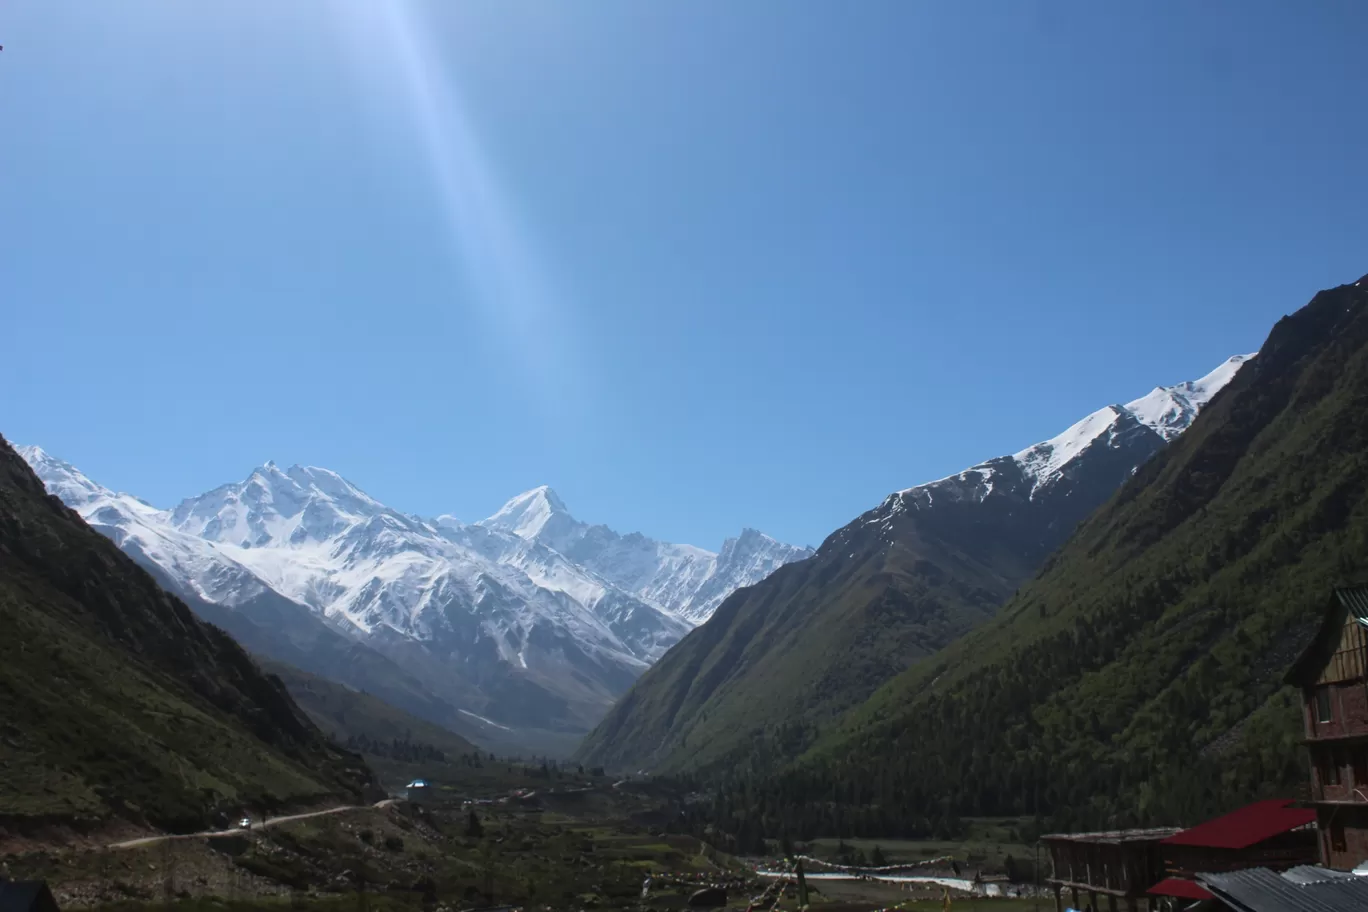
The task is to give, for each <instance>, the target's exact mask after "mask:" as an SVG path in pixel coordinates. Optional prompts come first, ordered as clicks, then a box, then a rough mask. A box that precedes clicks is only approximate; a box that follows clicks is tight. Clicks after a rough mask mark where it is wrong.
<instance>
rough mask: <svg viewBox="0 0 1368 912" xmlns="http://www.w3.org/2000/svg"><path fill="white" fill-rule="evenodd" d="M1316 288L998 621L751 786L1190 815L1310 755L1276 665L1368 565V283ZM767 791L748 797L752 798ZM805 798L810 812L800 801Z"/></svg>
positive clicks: (877, 813) (877, 799)
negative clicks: (794, 762)
mask: <svg viewBox="0 0 1368 912" xmlns="http://www.w3.org/2000/svg"><path fill="white" fill-rule="evenodd" d="M1364 284H1365V283H1359V284H1358V285H1349V286H1341V287H1339V288H1335V289H1331V290H1329V291H1324V292H1321V293H1320V294H1318V295H1317V296H1316V297H1315V298H1314V299H1313V300H1312V302H1311V303H1310V304H1309V305H1307V306H1306V307H1304V308H1302V309H1301V310H1300V311H1298V312H1297V313H1295V314H1294V315H1292V316H1290V317H1285V318H1284V319H1282V320H1281V321H1279V322H1278V324H1277V325H1276V326H1275V327H1274V328H1273V330H1272V332H1271V333H1270V334H1269V337H1268V340H1267V342H1266V343H1265V345H1264V347H1263V348H1262V349H1261V350H1260V353H1259V356H1258V358H1257V359H1255V360H1254V361H1253V362H1252V363H1251V364H1250V366H1248V367H1246V368H1245V369H1244V370H1242V371H1240V373H1239V374H1238V375H1237V376H1236V377H1235V379H1234V380H1233V381H1232V382H1231V383H1230V385H1229V386H1228V387H1227V388H1226V389H1225V390H1224V391H1223V392H1222V393H1221V395H1220V396H1218V397H1216V398H1215V399H1214V400H1213V401H1212V403H1211V405H1210V407H1209V408H1208V409H1206V410H1205V411H1203V413H1202V414H1201V416H1200V417H1199V418H1198V419H1197V421H1196V422H1195V423H1194V424H1193V426H1192V428H1191V429H1190V430H1189V431H1188V432H1187V433H1185V434H1184V435H1183V436H1182V437H1181V439H1179V440H1178V441H1176V442H1175V443H1174V444H1173V445H1172V446H1171V447H1170V448H1168V449H1167V450H1166V451H1165V452H1164V453H1163V454H1162V455H1161V456H1159V457H1158V458H1156V459H1154V460H1153V461H1151V462H1150V463H1148V464H1147V465H1145V466H1144V467H1143V468H1142V469H1141V470H1140V471H1139V473H1138V474H1137V476H1136V477H1135V478H1134V479H1132V480H1131V481H1130V482H1129V483H1128V484H1126V485H1125V486H1124V487H1123V488H1122V489H1121V490H1120V491H1119V492H1118V494H1117V496H1116V497H1115V498H1113V499H1112V500H1111V501H1110V502H1109V503H1108V504H1107V505H1106V506H1105V507H1103V508H1102V509H1101V510H1099V511H1098V512H1097V513H1096V514H1095V515H1093V516H1092V517H1091V518H1090V519H1089V520H1088V521H1087V522H1085V523H1084V524H1083V525H1082V526H1081V527H1080V528H1079V530H1078V532H1077V534H1075V535H1074V536H1073V538H1072V539H1071V540H1070V541H1069V542H1068V544H1066V545H1065V546H1064V547H1063V548H1062V549H1061V550H1060V551H1059V552H1058V553H1057V554H1055V555H1054V556H1053V557H1052V558H1051V559H1050V560H1049V561H1048V563H1047V566H1046V567H1045V569H1044V570H1043V571H1042V573H1041V574H1040V575H1039V577H1037V578H1036V579H1034V580H1032V581H1031V582H1029V583H1028V584H1026V585H1025V586H1024V587H1023V588H1022V590H1021V591H1020V592H1019V593H1018V594H1017V595H1016V597H1014V598H1013V599H1012V600H1011V601H1010V602H1009V603H1008V604H1007V605H1006V606H1005V607H1004V609H1003V611H1002V613H1001V614H1000V615H999V616H998V618H997V619H995V620H994V621H993V622H992V623H990V624H989V625H986V626H985V627H983V628H981V629H979V630H977V631H975V632H973V633H971V634H970V635H968V636H966V637H964V638H963V639H961V640H959V641H957V642H955V643H954V644H952V645H951V646H949V647H948V648H946V649H945V650H943V651H942V652H940V653H939V654H938V655H936V656H935V657H934V658H932V659H930V660H928V661H925V662H922V663H919V664H918V665H917V666H915V667H914V668H912V669H910V670H909V671H908V672H906V673H905V674H903V675H901V676H900V677H898V678H897V679H895V680H894V681H892V682H891V683H890V684H888V685H887V686H886V687H884V688H883V689H881V691H880V692H879V693H878V694H876V695H875V696H874V697H873V698H872V699H871V700H870V701H869V702H868V703H867V704H866V705H865V706H863V707H862V708H860V709H859V710H857V711H856V712H854V713H852V714H850V715H849V716H848V717H847V718H846V720H845V721H844V723H843V726H842V729H841V730H840V731H837V732H835V733H832V734H831V735H829V737H827V738H826V739H824V741H823V743H822V744H820V745H819V746H818V748H817V749H815V750H814V751H813V752H812V753H811V754H810V755H809V756H808V757H807V758H806V759H805V760H804V761H803V762H802V763H801V764H800V765H799V766H798V768H797V769H795V770H792V771H790V772H789V773H788V774H787V775H785V776H782V777H779V778H778V779H771V780H769V782H768V787H769V788H770V789H771V791H770V793H769V798H768V799H766V800H765V801H762V802H760V804H761V805H764V806H766V807H767V808H768V810H767V811H764V812H763V813H767V814H769V815H770V816H771V817H772V818H773V819H776V820H777V819H778V817H779V816H780V811H779V810H778V809H779V808H781V807H782V808H784V809H785V811H784V812H783V813H785V814H790V815H797V816H801V815H803V814H807V815H813V814H817V815H822V814H829V813H830V810H829V809H827V808H825V807H824V808H822V809H820V810H817V809H815V808H814V807H813V805H812V803H811V802H812V798H813V796H829V795H840V796H841V801H842V803H843V804H845V805H846V814H845V817H844V819H845V820H846V821H847V824H848V825H850V824H852V823H853V822H856V821H858V822H860V825H861V826H863V827H865V828H867V829H870V830H875V831H877V830H879V829H885V830H889V829H898V828H903V827H905V826H907V822H908V821H915V820H917V819H918V818H919V817H922V818H925V817H926V816H928V815H934V814H937V813H948V812H953V813H959V814H990V815H995V814H1018V813H1031V812H1032V811H1034V810H1035V809H1036V806H1037V802H1038V806H1039V808H1040V810H1041V811H1042V812H1044V813H1052V814H1054V815H1055V816H1056V818H1057V820H1056V825H1105V826H1112V825H1118V826H1119V825H1125V824H1130V823H1145V822H1153V823H1160V822H1173V823H1190V822H1192V821H1193V820H1196V819H1200V817H1201V816H1202V815H1204V814H1208V813H1211V812H1213V811H1216V810H1220V809H1221V808H1222V807H1226V806H1229V805H1231V804H1233V803H1235V802H1237V801H1240V800H1244V799H1246V798H1250V797H1257V796H1258V795H1260V794H1261V793H1266V792H1269V791H1274V792H1277V791H1283V792H1290V791H1291V790H1292V789H1294V788H1295V787H1296V786H1298V785H1299V784H1301V783H1302V782H1304V780H1305V776H1306V770H1305V768H1304V766H1303V763H1302V762H1301V760H1300V759H1299V757H1298V754H1299V751H1298V748H1297V747H1296V744H1297V741H1298V739H1299V737H1300V735H1301V731H1300V720H1301V713H1300V709H1299V707H1298V706H1297V704H1296V702H1295V700H1294V698H1293V695H1292V694H1291V693H1289V692H1288V691H1287V690H1286V689H1285V688H1283V686H1282V684H1281V676H1282V674H1283V672H1284V670H1285V669H1286V668H1287V666H1288V664H1289V663H1290V662H1291V661H1292V660H1293V659H1294V658H1295V656H1296V655H1297V653H1298V651H1299V649H1300V647H1301V646H1302V645H1303V644H1304V643H1305V642H1306V640H1307V638H1308V637H1309V635H1310V633H1311V631H1312V630H1313V629H1314V628H1315V626H1316V624H1317V622H1318V621H1319V618H1320V616H1321V613H1322V608H1323V607H1324V604H1325V600H1326V599H1327V598H1328V596H1329V593H1330V590H1331V589H1332V587H1334V586H1336V585H1339V584H1342V583H1346V582H1353V581H1355V580H1363V579H1364V578H1365V575H1368V420H1365V415H1366V414H1368V289H1365V288H1364V287H1363V286H1364ZM753 804H754V803H753ZM800 807H806V808H807V810H806V811H800V810H798V809H799V808H800Z"/></svg>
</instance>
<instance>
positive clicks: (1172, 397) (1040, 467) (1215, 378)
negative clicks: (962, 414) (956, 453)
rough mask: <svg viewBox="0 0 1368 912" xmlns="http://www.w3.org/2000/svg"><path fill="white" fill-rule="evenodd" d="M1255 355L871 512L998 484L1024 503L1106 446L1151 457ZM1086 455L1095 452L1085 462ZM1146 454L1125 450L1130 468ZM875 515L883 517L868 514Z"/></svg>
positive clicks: (1098, 414) (1072, 479)
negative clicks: (1022, 499)
mask: <svg viewBox="0 0 1368 912" xmlns="http://www.w3.org/2000/svg"><path fill="white" fill-rule="evenodd" d="M1253 357H1254V355H1235V356H1233V357H1230V358H1227V359H1226V360H1225V361H1223V362H1222V363H1221V366H1220V367H1218V368H1216V369H1215V370H1214V371H1212V372H1211V373H1209V374H1207V375H1206V376H1205V377H1202V378H1201V379H1200V380H1189V381H1186V382H1184V383H1180V384H1178V385H1177V386H1157V387H1155V388H1154V389H1153V390H1152V391H1151V392H1150V393H1149V394H1147V395H1145V396H1142V397H1140V398H1139V399H1136V400H1134V401H1133V402H1128V403H1126V404H1125V405H1109V406H1107V407H1106V408H1101V409H1098V410H1097V411H1095V412H1093V413H1092V414H1091V415H1088V416H1087V417H1086V418H1084V419H1083V420H1081V421H1079V422H1077V423H1075V424H1074V425H1072V426H1071V427H1069V429H1068V430H1066V431H1064V432H1063V433H1062V434H1059V435H1057V436H1055V437H1051V438H1050V439H1049V440H1045V441H1042V442H1041V443H1037V444H1035V445H1033V446H1030V447H1027V448H1026V449H1024V450H1022V451H1020V452H1018V453H1013V454H1012V455H1010V456H999V457H997V458H996V459H990V460H988V461H987V462H982V463H979V464H978V465H976V466H971V467H970V468H968V469H965V470H964V471H963V472H959V473H957V474H955V475H951V476H949V477H947V478H942V479H939V480H937V481H932V482H928V483H926V484H920V485H917V486H916V487H912V488H907V489H905V490H902V491H897V492H894V493H893V494H890V495H889V496H888V498H887V499H886V500H885V501H884V503H883V504H882V505H881V506H880V507H879V509H878V510H876V511H875V513H876V514H877V515H878V516H879V517H881V518H886V517H887V516H888V515H889V514H891V513H895V512H898V511H902V510H905V509H909V508H916V507H930V506H932V505H933V504H934V503H935V501H936V498H938V497H939V498H942V499H954V500H968V501H974V502H982V501H983V500H984V499H986V498H988V497H989V496H990V495H991V494H992V493H993V492H994V491H995V490H997V491H998V493H999V494H1000V495H1001V494H1012V495H1015V496H1020V497H1024V498H1025V499H1026V500H1027V501H1034V500H1037V499H1039V498H1045V497H1048V496H1050V495H1051V494H1053V493H1055V492H1057V491H1058V492H1061V493H1063V494H1064V495H1067V494H1068V493H1069V488H1070V487H1072V486H1074V485H1076V484H1077V483H1078V482H1079V480H1080V478H1081V477H1082V474H1083V472H1084V471H1085V466H1091V465H1094V464H1096V463H1097V462H1098V461H1099V460H1098V457H1099V456H1100V455H1101V454H1103V453H1107V452H1112V453H1126V454H1134V453H1141V454H1143V458H1148V457H1149V455H1151V454H1152V453H1154V452H1157V451H1158V450H1160V449H1162V447H1163V445H1164V444H1166V443H1168V442H1169V441H1171V440H1173V439H1174V438H1176V437H1177V436H1178V435H1179V434H1181V433H1183V431H1185V430H1187V428H1188V426H1189V425H1190V424H1192V421H1193V419H1194V418H1196V417H1197V413H1198V411H1200V410H1201V408H1202V406H1204V405H1206V404H1207V402H1208V401H1209V400H1210V399H1211V397H1212V396H1214V395H1216V393H1217V392H1219V391H1220V390H1221V388H1222V387H1224V386H1225V385H1226V384H1227V383H1229V382H1230V380H1231V378H1232V377H1234V376H1235V372H1236V371H1238V370H1239V369H1240V367H1241V365H1243V364H1244V363H1245V362H1246V361H1248V360H1249V359H1251V358H1253ZM1085 454H1092V458H1091V459H1089V460H1084V459H1082V458H1080V457H1083V456H1084V455H1085ZM1143 458H1141V459H1136V458H1135V457H1134V456H1132V455H1127V457H1126V459H1125V462H1126V463H1127V464H1128V465H1129V466H1130V468H1129V471H1130V472H1134V471H1135V469H1136V468H1138V466H1139V464H1140V462H1142V461H1143ZM872 521H880V520H872Z"/></svg>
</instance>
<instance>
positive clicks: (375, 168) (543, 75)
mask: <svg viewBox="0 0 1368 912" xmlns="http://www.w3.org/2000/svg"><path fill="white" fill-rule="evenodd" d="M1365 32H1368V5H1365V4H1362V3H1359V2H1353V0H1345V2H1340V3H1328V2H1327V3H1307V4H1288V3H1284V2H1275V0H1269V2H1254V0H1239V2H1216V0H1210V2H1202V3H1189V2H1180V0H1167V2H1154V3H1138V2H1136V3H1106V4H1097V3H1085V2H1062V0H1061V2H1024V0H1023V2H1016V3H1005V2H992V0H983V2H958V0H957V2H939V3H932V2H920V0H919V2H906V0H887V2H876V0H861V2H859V3H849V4H845V3H843V4H834V3H820V2H811V3H794V2H792V0H745V2H740V3H737V2H724V0H698V2H682V0H679V2H654V3H642V2H639V0H594V2H565V3H550V2H525V0H482V2H455V0H451V2H433V3H428V4H423V3H411V4H408V5H399V4H390V5H386V4H383V3H379V2H369V0H364V2H363V0H353V2H349V3H343V2H333V3H328V2H323V0H309V2H301V3H292V4H282V3H278V2H275V0H251V2H246V0H235V2H232V3H228V2H215V3H193V4H191V3H180V2H172V0H161V2H150V0H120V2H118V3H96V4H92V3H78V2H75V0H66V2H60V0H6V2H5V3H4V5H3V6H0V44H3V45H4V51H3V53H0V306H3V309H4V323H3V326H4V332H3V334H0V389H3V395H0V433H3V434H5V436H6V437H8V438H9V439H11V440H13V441H15V442H18V443H37V444H40V445H42V446H43V447H45V448H46V449H48V450H49V451H51V452H53V453H54V454H56V455H58V456H61V457H63V458H65V459H68V460H70V461H72V462H74V463H76V464H77V465H78V466H80V467H81V468H83V469H84V470H85V471H86V472H87V473H88V474H90V475H91V476H92V477H94V478H95V479H97V480H98V481H101V482H102V483H104V484H107V485H109V486H111V487H115V488H118V489H121V490H127V491H130V492H133V493H136V494H138V495H140V496H142V497H144V498H146V499H148V500H150V501H152V502H154V503H157V504H160V505H170V504H172V503H174V502H175V501H177V500H179V499H180V498H181V497H183V496H187V495H190V494H193V493H198V492H200V491H203V490H205V489H208V488H210V487H212V486H214V485H217V484H219V483H222V482H224V481H229V480H235V479H239V478H242V477H244V476H245V475H246V474H247V473H248V471H249V470H250V469H251V468H252V467H253V466H254V465H257V464H260V463H262V462H264V461H265V460H267V459H275V460H276V461H277V462H279V463H282V464H289V463H293V462H300V463H306V464H314V465H322V466H327V467H329V468H332V469H335V470H337V471H340V472H342V473H343V474H344V475H346V476H347V477H349V478H351V479H352V480H353V481H355V482H356V483H358V484H360V485H361V486H362V487H363V488H365V489H366V490H368V491H369V492H370V493H372V494H373V495H375V496H377V497H379V498H380V499H382V500H384V501H385V502H387V503H389V504H391V505H393V506H395V507H398V508H400V509H403V510H406V511H410V512H415V513H421V514H437V513H453V514H455V515H458V516H461V517H463V518H467V519H475V518H478V517H480V516H483V515H486V514H488V513H490V512H493V511H494V510H495V509H496V508H497V507H498V505H499V504H500V503H501V502H502V501H503V500H505V499H506V498H507V497H509V496H511V495H512V494H514V493H516V492H518V491H521V490H524V489H526V488H529V487H532V486H534V485H537V484H542V483H549V484H551V485H552V486H553V487H555V488H556V489H557V491H558V492H559V493H560V494H561V495H562V497H563V498H564V499H565V500H566V501H567V503H568V504H569V506H570V508H571V509H572V510H573V511H574V512H575V513H576V514H577V515H579V516H580V517H581V518H583V519H586V520H589V521H595V522H606V523H608V524H610V525H612V526H614V527H615V528H618V529H620V530H623V531H628V530H641V531H644V532H646V533H648V534H651V535H654V536H657V537H661V538H666V539H669V540H674V541H686V542H691V543H694V544H699V545H704V546H712V547H716V546H717V545H719V544H720V543H721V540H722V539H723V538H724V537H725V536H727V535H729V534H733V533H734V532H735V531H736V530H737V529H739V528H740V527H741V526H743V525H749V526H755V527H757V528H761V529H764V530H765V531H768V532H770V533H772V534H774V535H776V536H778V537H780V538H784V539H787V540H790V541H793V542H796V543H812V544H816V543H818V542H819V541H820V540H821V539H822V538H823V537H824V536H825V535H826V534H827V533H829V532H830V531H832V530H834V529H835V528H836V527H838V526H840V525H842V524H843V523H845V522H846V521H848V520H849V519H851V518H852V517H853V516H855V515H857V514H858V513H860V512H861V511H863V510H865V509H867V508H869V507H871V506H873V505H874V504H876V503H877V502H878V501H879V500H880V499H881V498H882V497H883V496H884V495H885V494H886V493H887V492H889V491H891V490H894V489H898V488H903V487H907V486H909V485H912V484H915V483H918V482H921V481H926V480H929V479H932V478H936V477H939V476H943V475H945V474H949V473H951V472H953V471H956V470H958V469H960V468H963V467H965V466H967V465H970V464H972V463H974V462H977V461H979V460H982V459H985V458H988V457H991V456H994V455H998V454H1001V453H1005V452H1011V451H1015V450H1017V449H1020V448H1022V447H1024V446H1026V445H1028V444H1030V443H1033V442H1035V441H1037V440H1040V439H1043V438H1045V437H1049V436H1052V435H1053V434H1055V433H1057V432H1058V431H1060V430H1063V429H1064V428H1065V427H1066V426H1068V425H1069V424H1070V423H1072V422H1073V421H1074V420H1076V419H1078V418H1080V417H1082V416H1083V415H1085V414H1087V413H1088V412H1090V411H1092V410H1094V409H1096V408H1099V407H1101V406H1103V405H1106V404H1108V403H1110V402H1116V401H1126V400H1129V399H1131V398H1134V397H1137V396H1140V395H1142V394H1144V393H1145V392H1147V391H1148V390H1149V389H1150V388H1152V387H1153V386H1154V385H1156V384H1160V383H1163V384H1168V383H1174V382H1177V381H1180V380H1184V379H1189V378H1194V377H1197V376H1200V375H1202V374H1204V373H1206V372H1207V371H1208V370H1210V369H1211V368H1213V367H1215V366H1216V365H1217V364H1218V363H1219V362H1220V361H1222V360H1223V359H1224V358H1225V357H1226V356H1228V355H1230V354H1233V353H1236V352H1246V351H1252V350H1254V349H1256V348H1257V347H1258V346H1259V344H1260V343H1261V342H1262V340H1263V338H1264V336H1265V334H1266V333H1267V331H1268V328H1269V327H1270V326H1271V325H1272V323H1273V322H1274V321H1275V320H1276V319H1277V318H1278V317H1280V316H1281V315H1283V314H1285V313H1288V312H1290V311H1292V310H1295V309H1296V308H1297V307H1299V306H1300V305H1302V304H1303V303H1305V302H1306V300H1308V299H1309V298H1310V296H1311V295H1312V294H1313V293H1314V292H1315V291H1316V290H1317V289H1320V288H1322V287H1327V286H1330V285H1334V284H1339V283H1341V282H1346V281H1353V280H1355V279H1357V278H1358V277H1359V276H1360V275H1362V274H1363V273H1364V272H1368V243H1365V242H1366V241H1368V227H1365V226H1368V221H1365V218H1364V212H1365V211H1366V210H1368V180H1366V179H1365V178H1366V176H1368V169H1365V166H1364V162H1365V151H1364V150H1365V149H1368V119H1365V117H1364V116H1363V113H1364V111H1365V110H1368V77H1365V76H1364V74H1363V68H1362V41H1361V37H1362V35H1363V34H1365Z"/></svg>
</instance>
